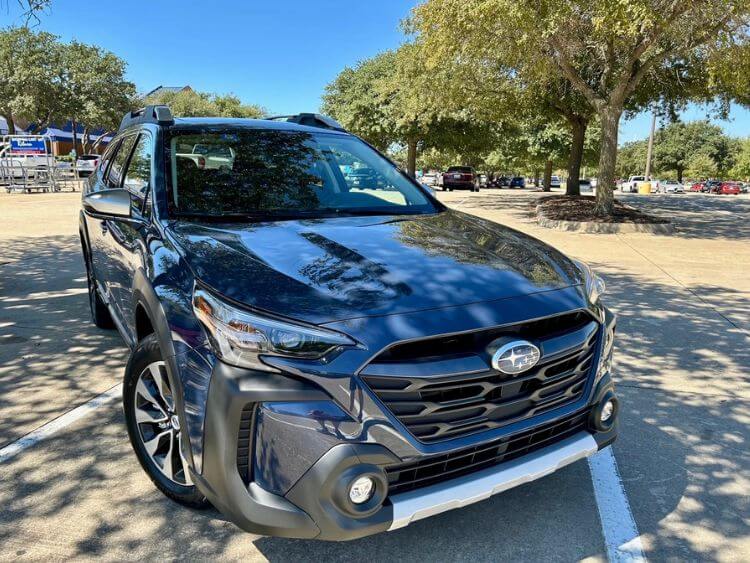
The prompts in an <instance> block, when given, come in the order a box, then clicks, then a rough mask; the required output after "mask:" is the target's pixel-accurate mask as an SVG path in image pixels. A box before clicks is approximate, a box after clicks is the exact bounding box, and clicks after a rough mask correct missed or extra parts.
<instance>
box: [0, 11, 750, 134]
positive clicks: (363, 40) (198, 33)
mask: <svg viewBox="0 0 750 563" xmlns="http://www.w3.org/2000/svg"><path fill="white" fill-rule="evenodd" d="M417 3H418V2H417V0H314V1H313V0H276V1H274V2H269V1H268V0H263V1H260V0H246V1H243V2H237V1H234V2H228V1H224V0H219V1H216V0H211V1H208V2H202V3H192V2H184V1H183V2H178V1H175V0H156V1H154V0H151V1H146V0H128V1H126V2H122V1H115V2H111V1H108V0H105V1H103V2H81V1H78V0H53V1H52V9H51V11H50V12H49V13H46V14H43V15H42V16H41V23H40V24H39V25H38V27H37V29H41V30H45V31H50V32H52V33H55V34H56V35H59V36H60V37H62V38H63V39H64V40H70V39H74V38H75V39H78V40H80V41H84V42H86V43H94V44H97V45H99V46H101V47H104V48H106V49H108V50H110V51H112V52H114V53H115V54H117V55H119V56H120V57H122V58H123V59H125V60H126V61H127V62H128V77H129V79H130V80H132V81H133V82H135V84H136V86H137V88H138V90H139V91H140V92H146V91H148V90H151V89H152V88H154V87H156V86H158V85H160V84H161V85H167V86H177V85H184V84H189V85H190V86H192V87H193V88H194V89H196V90H203V91H209V92H217V93H226V92H233V93H235V94H237V95H238V96H240V98H242V99H243V100H244V101H246V102H249V103H258V104H261V105H262V106H264V107H266V108H268V109H269V110H271V111H272V112H274V113H293V112H299V111H311V110H316V109H317V108H318V106H319V104H320V96H321V94H322V92H323V89H324V87H325V85H326V84H327V83H328V82H330V81H331V80H333V79H334V78H335V77H336V75H337V74H338V72H339V71H340V70H341V69H342V68H343V67H344V66H347V65H353V64H355V63H356V62H357V61H358V60H361V59H363V58H367V57H370V56H372V55H375V54H376V53H378V52H379V51H382V50H384V49H388V48H391V47H397V46H398V45H399V43H400V42H401V41H402V40H403V35H402V34H401V31H400V29H399V23H400V21H401V20H402V19H403V18H404V17H405V16H406V15H407V14H408V12H409V10H410V9H411V7H412V6H414V5H416V4H417ZM188 5H191V6H190V7H188ZM192 6H195V7H192ZM199 6H200V7H199ZM13 23H19V20H18V8H17V4H16V2H15V1H14V0H9V1H8V2H0V26H5V25H10V24H13ZM705 115H706V110H705V109H701V108H691V109H690V110H689V111H688V112H687V114H686V115H685V116H684V118H685V119H702V118H704V117H705ZM720 124H721V125H722V126H723V127H724V128H725V130H726V131H727V132H728V133H730V134H732V135H736V136H747V135H748V134H750V112H748V111H747V110H744V109H741V108H734V109H733V111H732V112H731V115H730V120H729V121H726V122H720ZM649 126H650V117H649V116H648V115H640V116H638V117H636V118H635V119H633V120H629V121H623V122H622V124H621V128H620V141H621V142H626V141H630V140H634V139H639V138H643V137H645V136H647V135H648V129H649Z"/></svg>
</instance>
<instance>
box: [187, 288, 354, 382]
mask: <svg viewBox="0 0 750 563" xmlns="http://www.w3.org/2000/svg"><path fill="white" fill-rule="evenodd" d="M193 310H194V311H195V315H196V316H197V317H198V319H199V320H200V321H201V322H202V323H203V325H204V326H205V327H206V330H208V332H209V335H210V337H211V342H212V344H213V348H214V352H215V353H216V355H217V356H219V357H220V358H221V359H222V360H224V361H225V362H227V363H229V364H232V365H235V366H240V367H247V368H252V369H262V370H265V371H275V370H274V369H273V368H271V367H269V366H267V365H265V364H264V363H263V362H262V361H261V360H260V355H261V354H269V355H275V356H287V357H293V358H305V359H317V358H321V357H323V356H324V355H326V354H328V353H329V352H332V351H333V350H335V349H336V348H340V347H342V346H354V345H355V344H356V343H355V342H354V341H353V340H352V339H351V338H349V337H347V336H345V335H343V334H340V333H338V332H333V331H330V330H325V329H322V328H317V327H312V326H304V325H299V324H296V323H290V322H287V321H281V320H277V319H272V318H268V317H262V316H260V315H258V314H255V313H251V312H249V311H242V310H240V309H236V308H234V307H232V306H230V305H227V304H226V303H223V302H222V301H220V300H219V299H217V298H216V297H215V296H213V295H211V294H210V293H208V292H207V291H205V290H203V289H198V288H196V289H195V291H194V293H193Z"/></svg>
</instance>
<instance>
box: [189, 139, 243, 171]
mask: <svg viewBox="0 0 750 563" xmlns="http://www.w3.org/2000/svg"><path fill="white" fill-rule="evenodd" d="M177 157H178V158H189V159H190V160H192V161H193V162H195V165H196V166H197V167H198V168H205V169H213V170H231V169H232V167H233V166H234V157H235V154H234V149H233V148H232V147H227V146H210V145H195V146H194V147H193V152H190V153H177Z"/></svg>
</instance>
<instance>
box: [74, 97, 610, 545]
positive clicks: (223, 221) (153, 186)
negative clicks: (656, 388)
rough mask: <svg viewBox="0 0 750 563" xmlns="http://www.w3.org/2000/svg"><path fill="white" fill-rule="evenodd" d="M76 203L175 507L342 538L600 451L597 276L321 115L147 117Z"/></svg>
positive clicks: (604, 319)
mask: <svg viewBox="0 0 750 563" xmlns="http://www.w3.org/2000/svg"><path fill="white" fill-rule="evenodd" d="M362 171H366V173H361V172H362ZM82 207H83V208H82V211H81V214H80V235H81V243H82V246H83V256H84V259H85V263H86V268H87V272H88V283H89V299H90V303H91V313H92V317H93V320H94V322H95V323H96V325H97V326H99V327H111V326H115V327H116V328H117V329H118V330H119V331H120V333H121V334H122V336H123V338H124V339H125V341H126V342H127V344H128V345H129V346H130V348H131V350H132V351H131V354H130V359H129V361H128V365H127V368H126V371H125V379H124V397H123V401H124V408H125V415H126V419H127V428H128V433H129V436H130V441H131V443H132V445H133V449H134V450H135V453H136V455H137V456H138V459H139V461H140V463H141V465H142V466H143V468H144V470H145V471H146V473H147V474H148V475H149V477H150V478H151V479H152V480H153V482H154V483H155V485H156V486H157V487H158V488H159V489H160V490H161V491H162V492H163V493H164V494H166V495H167V496H168V497H170V498H172V499H175V500H176V501H178V502H181V503H183V504H186V505H189V506H194V507H200V506H205V505H207V504H208V503H209V502H210V503H211V504H213V505H214V506H215V507H217V508H218V509H219V510H220V511H221V512H223V513H224V514H225V515H226V516H227V517H228V518H229V519H231V520H232V521H233V522H235V523H236V524H237V525H238V526H240V527H241V528H243V529H245V530H248V531H252V532H255V533H261V534H269V535H279V536H288V537H300V538H321V539H334V540H341V539H351V538H357V537H361V536H365V535H368V534H372V533H376V532H380V531H385V530H391V529H396V528H400V527H402V526H406V525H408V524H409V523H410V522H412V521H415V520H418V519H421V518H425V517H428V516H431V515H433V514H437V513H439V512H443V511H446V510H449V509H452V508H455V507H459V506H463V505H466V504H469V503H472V502H476V501H478V500H481V499H484V498H487V497H489V496H490V495H492V494H495V493H498V492H500V491H503V490H505V489H507V488H510V487H512V486H515V485H517V484H520V483H523V482H527V481H530V480H533V479H536V478H538V477H541V476H544V475H546V474H548V473H550V472H552V471H554V470H555V469H558V468H560V467H562V466H564V465H566V464H569V463H572V462H574V461H576V460H579V459H582V458H584V457H586V456H589V455H591V454H593V453H594V452H596V451H597V450H598V449H601V448H603V447H605V446H607V445H608V444H610V443H611V442H612V441H613V440H614V439H615V434H616V421H617V414H618V403H617V400H616V398H615V396H614V393H613V385H612V380H611V378H610V373H609V372H610V362H611V352H612V343H613V335H614V326H615V322H614V318H613V316H612V315H611V314H610V313H609V311H608V310H607V309H606V308H605V307H604V306H603V305H602V303H601V301H600V295H601V293H602V292H603V290H604V287H603V282H602V281H601V279H600V278H598V277H597V276H596V275H595V274H594V273H593V272H591V270H590V269H589V268H588V267H586V266H585V265H583V264H581V263H577V262H574V261H571V260H569V259H568V258H566V257H565V256H563V255H562V254H560V253H559V252H557V251H556V250H554V249H553V248H551V247H549V246H547V245H545V244H543V243H541V242H539V241H537V240H535V239H533V238H530V237H528V236H526V235H524V234H522V233H520V232H517V231H514V230H512V229H509V228H507V227H503V226H500V225H497V224H495V223H492V222H490V221H486V220H483V219H480V218H477V217H474V216H471V215H467V214H464V213H460V212H458V211H454V210H451V209H447V208H446V207H445V206H443V205H442V204H441V203H440V202H439V201H437V200H436V199H435V198H434V197H433V196H432V195H431V194H430V193H429V192H428V191H427V189H426V188H424V187H423V186H421V185H420V184H418V183H417V182H415V181H414V180H413V179H411V178H410V177H408V176H407V175H406V174H404V173H403V172H402V171H401V170H399V168H398V167H397V166H396V165H395V164H393V163H392V162H391V161H390V160H388V159H387V158H386V157H384V156H383V155H381V154H380V153H379V152H377V151H376V150H374V149H373V148H372V147H371V146H369V145H368V144H367V143H365V142H364V141H362V140H360V139H358V138H357V137H355V136H353V135H351V134H348V133H347V132H345V131H343V130H342V129H341V128H340V126H338V124H337V123H336V122H334V121H333V120H330V119H328V118H325V117H322V116H318V115H314V114H299V115H295V116H289V117H285V118H282V119H278V118H277V119H269V120H246V119H224V118H210V119H208V118H203V119H198V118H195V119H173V118H172V115H171V112H170V111H169V108H167V107H164V106H149V107H146V108H144V109H143V110H141V111H139V112H133V113H131V114H128V115H126V116H125V118H124V119H123V122H122V126H121V128H120V131H119V132H118V134H117V135H116V137H115V138H114V140H113V141H112V143H111V144H110V146H109V148H108V149H107V151H106V153H105V154H104V156H103V158H102V160H101V163H100V164H99V166H98V167H97V169H96V171H95V173H94V174H92V176H91V177H90V178H89V180H88V183H87V187H86V189H85V193H84V195H83V206H82Z"/></svg>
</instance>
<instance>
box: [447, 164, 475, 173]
mask: <svg viewBox="0 0 750 563" xmlns="http://www.w3.org/2000/svg"><path fill="white" fill-rule="evenodd" d="M448 172H461V173H462V174H471V168H470V167H468V166H451V167H450V168H448Z"/></svg>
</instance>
